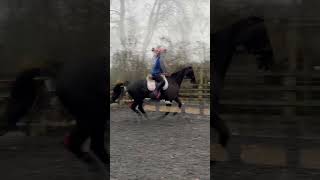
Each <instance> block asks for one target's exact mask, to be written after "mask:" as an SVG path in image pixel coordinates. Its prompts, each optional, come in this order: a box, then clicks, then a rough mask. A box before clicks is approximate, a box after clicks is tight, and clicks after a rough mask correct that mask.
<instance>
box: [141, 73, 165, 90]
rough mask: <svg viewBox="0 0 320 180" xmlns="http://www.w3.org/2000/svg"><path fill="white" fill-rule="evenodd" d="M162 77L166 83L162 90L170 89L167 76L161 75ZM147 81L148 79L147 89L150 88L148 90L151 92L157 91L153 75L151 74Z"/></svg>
mask: <svg viewBox="0 0 320 180" xmlns="http://www.w3.org/2000/svg"><path fill="white" fill-rule="evenodd" d="M161 76H162V78H163V79H164V82H165V84H164V86H163V88H162V90H167V89H168V87H169V83H168V81H167V78H166V76H165V75H161ZM146 79H147V87H148V90H149V91H154V90H155V89H156V81H155V80H153V78H152V75H151V74H149V75H148V76H147V78H146Z"/></svg>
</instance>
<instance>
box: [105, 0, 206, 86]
mask: <svg viewBox="0 0 320 180" xmlns="http://www.w3.org/2000/svg"><path fill="white" fill-rule="evenodd" d="M110 3H111V4H110V19H111V24H110V48H111V53H110V58H111V67H110V68H111V74H110V76H111V83H112V82H114V81H116V80H135V79H137V78H140V79H141V78H144V77H145V76H146V75H147V73H149V71H150V68H151V65H152V63H153V62H152V53H151V48H152V47H157V46H162V47H165V48H167V49H168V52H167V54H166V61H167V63H168V64H169V65H170V66H169V67H168V69H169V72H171V73H172V72H174V71H176V70H177V69H179V68H181V67H185V66H187V65H191V64H192V65H193V66H199V67H200V66H204V64H209V63H210V62H209V61H210V1H209V0H185V1H181V0H151V1H138V0H120V1H114V0H113V1H111V2H110ZM206 67H208V66H206Z"/></svg>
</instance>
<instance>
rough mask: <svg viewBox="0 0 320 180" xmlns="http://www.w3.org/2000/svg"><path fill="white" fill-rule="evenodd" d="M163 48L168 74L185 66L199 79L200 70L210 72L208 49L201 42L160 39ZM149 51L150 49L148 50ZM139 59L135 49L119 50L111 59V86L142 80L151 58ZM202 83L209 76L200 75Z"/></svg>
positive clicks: (151, 61) (147, 71)
mask: <svg viewBox="0 0 320 180" xmlns="http://www.w3.org/2000/svg"><path fill="white" fill-rule="evenodd" d="M161 41H162V44H163V47H165V48H167V49H168V50H167V53H166V55H165V60H166V62H167V64H168V67H167V69H168V71H169V73H173V72H175V71H178V70H180V69H182V68H184V67H186V66H190V65H191V66H192V67H193V68H194V70H195V71H196V72H195V73H196V74H195V75H196V77H197V78H199V77H200V71H201V70H200V69H202V70H203V71H206V72H210V47H208V45H207V44H205V43H202V42H197V44H190V43H188V42H183V41H180V42H176V43H173V42H171V41H170V40H169V39H168V38H165V37H162V38H161ZM150 51H151V49H150ZM143 59H144V58H143V57H141V53H140V52H139V51H136V50H135V49H125V50H119V51H117V52H115V53H114V54H113V56H112V57H111V67H110V78H111V81H110V83H111V85H112V84H114V83H115V82H116V81H118V80H119V81H125V80H129V81H133V80H137V79H144V78H145V77H146V76H147V74H148V73H150V70H151V68H152V65H153V59H152V56H149V57H147V58H145V59H144V60H143ZM201 76H202V77H203V80H204V81H209V80H210V74H209V73H205V74H204V75H201Z"/></svg>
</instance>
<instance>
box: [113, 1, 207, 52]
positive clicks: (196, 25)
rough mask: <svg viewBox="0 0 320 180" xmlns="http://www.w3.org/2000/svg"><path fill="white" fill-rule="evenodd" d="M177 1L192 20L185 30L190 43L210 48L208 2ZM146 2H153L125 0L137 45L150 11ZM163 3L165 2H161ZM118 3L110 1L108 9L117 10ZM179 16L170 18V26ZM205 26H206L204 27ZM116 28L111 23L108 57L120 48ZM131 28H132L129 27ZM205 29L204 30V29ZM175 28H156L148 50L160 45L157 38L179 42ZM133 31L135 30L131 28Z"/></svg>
mask: <svg viewBox="0 0 320 180" xmlns="http://www.w3.org/2000/svg"><path fill="white" fill-rule="evenodd" d="M176 1H179V3H181V4H183V6H184V7H185V8H186V12H187V16H188V18H190V19H191V20H192V22H191V23H192V24H193V25H192V29H187V31H189V32H190V36H189V37H190V39H189V40H190V42H191V43H193V42H196V41H203V42H204V43H206V44H207V45H208V47H209V46H210V0H176ZM146 2H148V3H150V4H151V5H152V4H153V2H154V0H149V1H141V0H129V1H127V0H126V6H127V7H126V9H127V12H126V17H127V18H130V17H131V18H134V19H135V20H136V23H135V24H134V26H135V27H136V30H137V36H138V40H139V42H138V43H139V45H141V44H142V42H141V41H142V40H143V38H144V36H145V33H146V30H147V27H146V25H147V22H148V17H149V13H150V9H151V8H148V7H146ZM162 2H165V1H162ZM193 2H199V3H198V4H199V10H197V11H194V9H193V8H194V7H193V5H192V4H191V3H193ZM119 7H120V5H119V1H112V4H111V6H110V8H111V9H112V10H119ZM195 14H196V15H198V16H199V17H201V18H194V17H195ZM180 17H181V16H180V15H179V14H175V15H174V16H171V17H170V20H168V21H171V22H172V24H174V21H175V19H177V18H180ZM114 19H117V16H111V21H112V20H114ZM205 24H206V25H205ZM116 27H117V24H115V23H113V24H111V26H110V28H111V29H110V46H111V53H110V55H111V56H112V53H114V52H115V51H117V50H119V49H120V48H121V45H120V39H119V34H118V32H117V30H116V29H115V28H116ZM130 27H131V28H132V26H130ZM130 27H128V25H127V23H126V29H127V30H126V32H127V31H128V28H130ZM204 27H205V28H204ZM174 28H175V27H173V26H171V27H170V26H169V27H166V28H165V27H163V25H161V26H160V27H158V28H157V31H156V32H155V33H154V36H153V38H152V41H151V43H150V47H149V49H151V47H155V46H157V45H162V44H160V41H159V38H160V37H162V36H168V37H169V38H170V39H171V40H172V41H173V42H177V41H179V40H181V34H180V33H179V31H178V30H177V29H174ZM133 29H135V28H134V27H133ZM139 50H140V46H139V48H138V49H137V51H139ZM148 53H149V54H148V55H151V53H150V52H148Z"/></svg>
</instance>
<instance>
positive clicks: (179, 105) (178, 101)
mask: <svg viewBox="0 0 320 180" xmlns="http://www.w3.org/2000/svg"><path fill="white" fill-rule="evenodd" d="M174 101H176V102H177V103H178V107H179V109H180V110H181V107H182V103H181V100H180V98H179V97H176V98H175V99H174ZM176 114H177V112H174V113H173V115H176Z"/></svg>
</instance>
